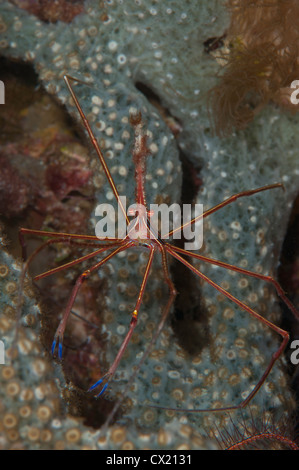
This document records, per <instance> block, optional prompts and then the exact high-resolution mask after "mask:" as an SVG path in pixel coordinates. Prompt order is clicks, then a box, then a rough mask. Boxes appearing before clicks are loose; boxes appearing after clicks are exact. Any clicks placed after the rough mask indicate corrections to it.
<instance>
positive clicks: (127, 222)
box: [63, 75, 130, 225]
mask: <svg viewBox="0 0 299 470" xmlns="http://www.w3.org/2000/svg"><path fill="white" fill-rule="evenodd" d="M63 78H64V81H65V83H66V85H67V87H68V89H69V92H70V94H71V95H72V98H73V100H74V103H75V105H76V108H77V109H78V111H79V114H80V117H81V119H82V122H83V124H84V126H85V129H86V130H87V132H88V135H89V138H90V140H91V143H92V145H93V147H94V149H95V151H96V153H97V155H98V157H99V160H100V162H101V165H102V167H103V170H104V172H105V175H106V177H107V180H108V181H109V184H110V186H111V188H112V191H113V193H114V196H115V199H116V200H117V203H118V204H119V207H120V208H121V211H122V213H123V215H124V217H125V220H126V224H127V225H129V223H130V221H129V219H128V216H127V213H126V211H125V208H124V206H123V203H122V201H121V199H120V196H119V194H118V191H117V189H116V186H115V183H114V181H113V178H112V176H111V173H110V170H109V168H108V166H107V164H106V162H105V159H104V156H103V154H102V151H101V149H100V147H99V144H98V142H97V139H96V138H95V135H94V133H93V131H92V129H91V127H90V125H89V122H88V120H87V119H86V116H85V114H84V112H83V109H82V107H81V105H80V103H79V101H78V99H77V97H76V95H75V92H74V90H73V88H72V86H71V84H70V80H73V81H75V82H78V83H84V82H82V81H81V80H77V79H76V78H74V77H71V76H69V75H64V77H63Z"/></svg>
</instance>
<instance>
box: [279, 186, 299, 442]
mask: <svg viewBox="0 0 299 470" xmlns="http://www.w3.org/2000/svg"><path fill="white" fill-rule="evenodd" d="M298 239H299V195H298V196H297V198H296V200H295V202H294V204H293V208H292V212H291V215H290V220H289V224H288V229H287V233H286V236H285V239H284V242H283V246H282V250H281V255H280V264H279V269H278V281H279V283H280V284H281V286H282V288H283V289H284V291H285V292H286V294H287V296H288V298H289V299H290V300H291V301H292V302H293V304H294V305H295V307H297V308H298V307H299V244H298ZM281 308H282V312H283V317H282V322H281V325H280V326H281V327H282V328H283V329H284V330H286V331H288V332H289V333H290V342H289V345H290V344H291V343H292V341H294V340H299V322H298V320H296V318H294V315H293V314H292V312H291V311H290V310H289V309H288V308H287V307H286V305H285V304H284V303H283V302H281ZM296 349H298V347H297V348H296ZM294 351H295V350H294V349H290V348H289V347H287V348H286V356H287V364H288V372H289V374H290V377H291V386H292V389H293V391H294V395H295V399H296V403H297V410H296V416H297V422H299V365H296V364H292V362H291V357H290V356H291V354H292V352H294ZM296 432H297V436H299V424H297V426H296Z"/></svg>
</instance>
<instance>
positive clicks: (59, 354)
mask: <svg viewBox="0 0 299 470" xmlns="http://www.w3.org/2000/svg"><path fill="white" fill-rule="evenodd" d="M56 345H57V339H56V335H55V337H54V341H53V343H52V348H51V353H52V356H54V355H55V350H56ZM58 358H59V359H60V360H61V359H62V341H61V338H60V337H59V339H58Z"/></svg>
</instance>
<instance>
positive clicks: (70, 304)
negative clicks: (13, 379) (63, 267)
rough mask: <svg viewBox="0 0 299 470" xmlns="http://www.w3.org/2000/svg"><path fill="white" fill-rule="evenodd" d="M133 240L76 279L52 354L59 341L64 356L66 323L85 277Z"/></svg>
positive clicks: (59, 349) (128, 244)
mask: <svg viewBox="0 0 299 470" xmlns="http://www.w3.org/2000/svg"><path fill="white" fill-rule="evenodd" d="M130 244H131V242H127V243H125V244H124V245H121V246H119V247H118V248H116V250H114V251H113V252H112V253H110V254H109V255H107V256H106V257H105V258H103V259H102V260H101V261H99V262H98V263H96V264H95V265H94V266H92V267H91V268H89V269H87V270H86V271H84V272H83V273H82V274H81V275H80V276H79V277H78V279H77V281H76V284H75V286H74V288H73V290H72V293H71V296H70V298H69V301H68V303H67V306H66V309H65V312H64V315H63V317H62V320H61V321H60V323H59V326H58V328H57V330H56V333H55V336H54V341H53V344H52V354H54V352H55V349H56V345H57V343H58V357H59V359H61V358H62V342H63V334H64V330H65V327H66V323H67V320H68V317H69V315H70V313H71V310H72V307H73V304H74V302H75V299H76V297H77V294H78V291H79V289H80V287H81V285H82V283H83V282H84V281H85V279H87V278H88V277H89V276H90V275H91V273H92V272H93V271H95V270H96V269H98V268H100V266H102V265H103V264H104V263H106V262H107V261H109V259H111V258H112V257H113V256H115V255H116V254H117V253H119V252H120V251H124V250H126V249H127V248H128V247H129V246H130Z"/></svg>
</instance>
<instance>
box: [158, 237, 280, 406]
mask: <svg viewBox="0 0 299 470" xmlns="http://www.w3.org/2000/svg"><path fill="white" fill-rule="evenodd" d="M166 250H167V252H168V253H169V254H170V255H172V256H173V257H174V258H176V259H177V260H178V261H180V262H181V263H183V264H184V265H185V266H187V268H189V269H190V270H191V271H192V272H193V273H194V274H196V275H197V276H199V277H200V278H201V279H203V280H204V281H206V282H207V283H208V284H210V285H211V286H212V287H214V288H215V289H216V290H217V291H218V292H220V293H221V294H223V295H224V296H226V297H227V298H228V299H229V300H231V301H232V302H234V303H235V304H236V305H238V306H239V307H241V308H242V309H243V310H246V312H248V313H250V315H252V316H253V317H254V318H256V319H257V320H259V321H260V322H262V323H263V324H264V325H266V326H269V327H270V328H271V329H272V330H273V331H275V332H276V333H278V334H279V335H280V336H281V337H282V342H281V344H280V346H279V348H278V349H277V351H275V352H274V353H273V354H272V357H271V360H270V362H269V364H268V366H267V368H266V370H265V372H264V373H263V375H262V377H261V379H260V380H259V382H258V383H257V384H256V385H255V387H254V388H253V390H252V391H251V392H250V393H249V395H248V396H247V397H246V398H245V399H244V400H243V401H242V402H241V403H240V404H239V405H232V406H227V407H223V408H213V409H199V410H186V409H176V408H175V409H174V410H175V411H181V412H182V411H184V412H187V411H188V412H190V411H192V412H198V413H199V412H205V411H227V410H234V409H239V408H244V407H245V406H246V405H247V404H248V403H249V402H250V400H251V399H252V398H253V397H254V395H255V394H256V393H257V392H258V390H259V389H260V388H261V386H262V385H263V383H264V382H265V380H266V378H267V377H268V375H269V373H270V371H271V369H272V367H273V366H274V364H275V362H276V361H277V360H278V359H279V357H280V356H281V355H282V353H283V351H284V349H285V348H286V346H287V344H288V341H289V334H288V333H287V332H286V331H285V330H283V329H281V328H279V327H278V326H276V325H274V324H273V323H271V322H270V321H269V320H267V319H266V318H263V317H262V316H261V315H259V314H258V313H257V312H255V311H254V310H253V309H252V308H250V307H249V306H248V305H246V304H244V303H243V302H241V301H240V300H239V299H237V298H236V297H234V296H233V295H232V294H230V293H229V292H227V291H226V290H225V289H223V288H222V287H220V286H219V285H218V284H216V283H215V282H214V281H212V280H211V279H209V278H208V277H207V276H205V275H204V274H203V273H201V272H200V271H199V270H198V269H196V268H195V267H194V266H192V264H190V263H189V262H188V261H186V260H185V259H184V258H182V257H181V256H180V255H179V254H178V253H176V252H175V251H174V250H172V249H171V248H169V246H166ZM151 406H152V407H154V408H165V407H160V406H156V405H151Z"/></svg>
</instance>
